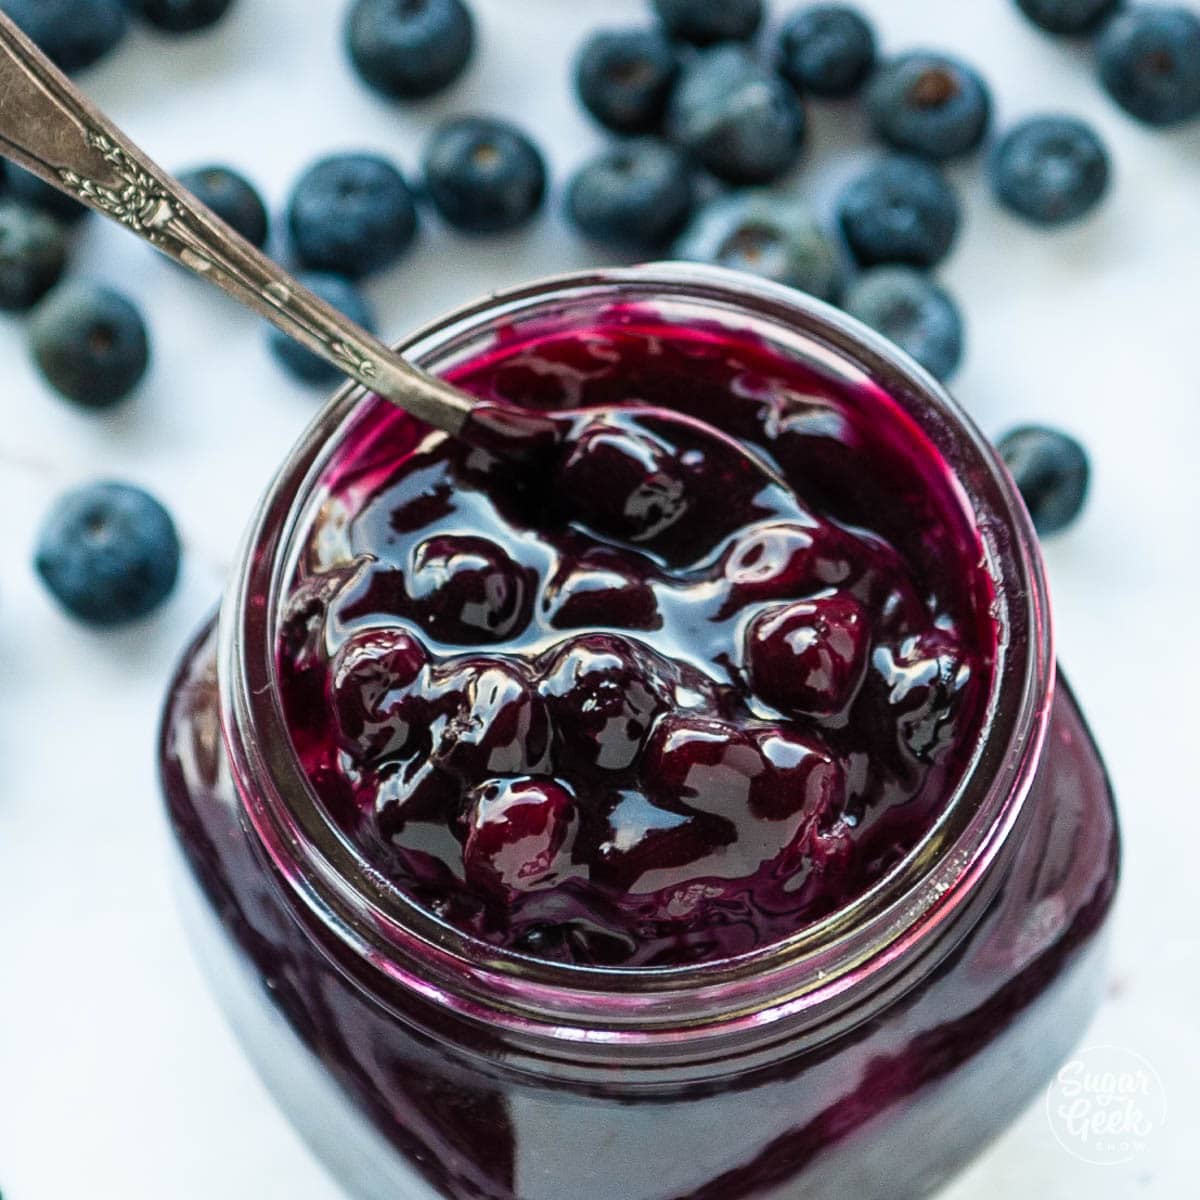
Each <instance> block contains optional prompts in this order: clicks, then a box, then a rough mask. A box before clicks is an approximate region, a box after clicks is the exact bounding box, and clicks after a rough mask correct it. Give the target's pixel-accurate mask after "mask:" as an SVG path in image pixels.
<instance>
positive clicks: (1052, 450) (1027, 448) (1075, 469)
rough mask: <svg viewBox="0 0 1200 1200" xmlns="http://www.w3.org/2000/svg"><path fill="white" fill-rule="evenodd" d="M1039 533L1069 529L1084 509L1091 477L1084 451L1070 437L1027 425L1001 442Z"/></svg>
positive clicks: (1000, 446)
mask: <svg viewBox="0 0 1200 1200" xmlns="http://www.w3.org/2000/svg"><path fill="white" fill-rule="evenodd" d="M997 446H998V448H999V450H1000V454H1001V456H1002V457H1003V459H1004V461H1005V463H1006V464H1007V466H1008V469H1009V471H1010V472H1011V473H1012V477H1013V479H1014V480H1015V481H1016V484H1017V487H1018V488H1019V489H1020V492H1021V497H1022V499H1023V500H1024V501H1025V507H1026V508H1028V509H1029V515H1030V517H1032V518H1033V524H1034V528H1035V529H1036V530H1037V531H1038V533H1039V534H1042V535H1043V536H1048V535H1050V534H1053V533H1058V532H1059V531H1060V530H1063V529H1066V528H1067V526H1068V525H1070V524H1071V523H1072V522H1073V521H1074V520H1075V519H1076V518H1077V517H1078V516H1079V514H1080V512H1081V511H1082V510H1083V505H1084V502H1085V501H1086V500H1087V494H1088V481H1089V478H1090V475H1091V471H1090V468H1089V466H1088V456H1087V452H1086V451H1085V450H1084V448H1083V447H1082V446H1081V445H1080V444H1079V442H1077V441H1076V440H1075V439H1074V438H1073V437H1071V436H1070V435H1069V434H1066V433H1063V432H1062V431H1061V430H1058V429H1047V428H1045V427H1044V426H1040V425H1024V426H1021V427H1020V428H1018V429H1013V430H1012V431H1010V432H1009V433H1006V434H1005V435H1004V437H1002V438H1001V439H1000V441H999V442H998V443H997Z"/></svg>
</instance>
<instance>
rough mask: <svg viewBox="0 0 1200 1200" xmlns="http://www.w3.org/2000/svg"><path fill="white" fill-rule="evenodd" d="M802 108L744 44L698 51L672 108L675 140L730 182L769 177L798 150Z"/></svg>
mask: <svg viewBox="0 0 1200 1200" xmlns="http://www.w3.org/2000/svg"><path fill="white" fill-rule="evenodd" d="M805 124H806V122H805V116H804V109H803V107H802V106H801V104H800V101H799V99H798V97H797V96H796V93H795V92H794V91H793V90H792V89H791V88H790V87H789V86H788V85H787V84H786V83H785V82H784V81H783V80H782V79H780V78H779V76H778V75H776V74H774V73H773V72H771V71H768V70H766V69H765V68H764V67H762V66H760V65H759V63H758V62H757V61H756V60H755V59H754V58H753V57H752V56H751V55H750V53H749V52H748V51H747V50H745V49H744V48H743V47H741V46H737V45H729V44H727V45H721V46H714V47H713V48H712V49H711V50H704V51H701V52H700V53H699V54H697V55H696V56H695V57H694V58H693V59H692V61H691V62H689V63H688V64H687V65H686V66H685V67H684V69H683V74H682V76H681V77H680V80H679V83H678V84H677V85H676V87H675V91H674V94H673V95H672V97H671V102H670V105H669V107H668V110H667V133H668V135H669V136H670V138H671V140H672V141H674V142H676V143H677V144H678V145H680V146H682V147H683V148H684V149H685V150H688V151H689V152H691V153H692V154H694V155H695V156H696V158H697V159H698V160H699V161H700V162H701V163H703V165H704V166H706V167H707V168H708V169H709V170H710V171H711V172H712V173H713V174H714V175H716V176H717V177H718V178H720V179H724V180H725V181H726V182H728V183H735V184H741V183H771V182H772V181H773V180H776V179H778V178H779V177H780V176H781V175H783V174H784V173H785V172H786V171H787V170H788V169H789V168H790V167H792V166H793V165H794V164H795V162H796V160H797V159H798V158H799V157H800V150H801V148H802V146H803V143H804V132H805Z"/></svg>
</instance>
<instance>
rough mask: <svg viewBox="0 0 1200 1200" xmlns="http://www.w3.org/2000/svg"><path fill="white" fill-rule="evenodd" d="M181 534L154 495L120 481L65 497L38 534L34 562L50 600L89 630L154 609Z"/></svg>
mask: <svg viewBox="0 0 1200 1200" xmlns="http://www.w3.org/2000/svg"><path fill="white" fill-rule="evenodd" d="M179 555H180V551H179V537H178V535H177V534H176V532H175V525H174V523H173V522H172V520H171V518H170V515H169V514H168V513H167V510H166V509H165V508H163V506H162V505H161V504H159V502H158V501H157V500H155V499H154V497H153V496H151V495H149V494H148V493H147V492H144V491H142V489H141V488H137V487H132V486H131V485H129V484H125V483H92V484H87V485H86V486H84V487H80V488H76V489H75V490H73V491H70V492H67V493H66V495H64V496H62V497H61V498H60V499H59V500H58V502H57V503H56V504H55V505H54V507H53V508H51V510H50V512H49V513H48V514H47V516H46V519H45V520H44V521H43V523H42V528H41V532H40V533H39V535H38V541H37V550H36V553H35V557H34V565H35V567H36V568H37V572H38V574H39V575H40V576H41V577H42V579H43V581H44V582H45V584H46V587H47V588H49V589H50V593H51V595H53V596H54V598H55V599H56V600H57V601H58V602H59V603H60V604H61V605H62V606H63V608H65V609H66V610H67V611H68V612H69V613H71V614H72V616H75V617H78V618H79V620H81V621H85V622H86V623H88V624H89V625H120V624H123V623H125V622H127V621H133V620H136V619H137V618H138V617H144V616H146V614H147V613H150V612H153V611H154V609H156V608H157V607H158V606H159V605H160V604H161V603H162V602H163V601H164V600H165V599H166V598H167V597H168V596H169V595H170V594H171V591H172V589H173V588H174V587H175V580H176V578H177V576H178V575H179Z"/></svg>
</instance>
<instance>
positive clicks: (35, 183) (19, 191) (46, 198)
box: [6, 163, 88, 225]
mask: <svg viewBox="0 0 1200 1200" xmlns="http://www.w3.org/2000/svg"><path fill="white" fill-rule="evenodd" d="M6 166H7V174H6V185H7V187H6V190H7V191H8V194H9V196H10V198H11V199H13V200H19V201H20V202H21V203H22V204H28V205H29V207H30V208H36V209H37V210H38V211H39V212H44V213H49V214H50V215H51V216H52V217H57V218H58V219H59V220H60V221H63V222H64V223H66V224H68V225H73V224H75V222H77V221H79V220H82V218H84V217H86V216H87V214H88V208H87V206H86V205H83V204H80V203H79V201H78V200H76V199H74V197H72V196H68V195H67V193H66V192H62V191H59V189H58V188H56V187H51V186H50V184H48V183H47V182H46V181H45V180H44V179H39V178H38V176H36V175H34V174H33V172H32V171H26V170H25V168H24V167H18V166H17V164H16V163H7V164H6Z"/></svg>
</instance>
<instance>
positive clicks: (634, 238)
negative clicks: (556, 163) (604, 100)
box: [567, 138, 695, 253]
mask: <svg viewBox="0 0 1200 1200" xmlns="http://www.w3.org/2000/svg"><path fill="white" fill-rule="evenodd" d="M694 191H695V189H694V183H693V178H692V169H691V166H690V164H689V163H688V160H687V158H686V157H685V155H684V154H683V153H682V152H681V151H679V150H677V149H675V147H674V146H668V145H665V144H664V143H662V142H658V141H655V140H654V139H653V138H639V139H637V140H635V141H632V142H626V143H623V144H621V145H617V146H613V147H612V148H610V149H608V150H603V151H601V152H600V153H599V154H598V155H596V156H595V157H594V158H592V159H589V160H588V161H587V162H586V163H584V164H583V166H582V167H580V168H579V170H578V171H577V172H576V173H575V176H574V177H573V178H572V180H571V182H570V184H569V185H568V187H567V213H568V215H569V216H570V218H571V220H572V221H573V222H574V223H575V225H576V227H577V228H578V229H579V230H580V231H581V232H582V233H584V234H585V235H586V236H588V237H589V238H593V239H594V240H595V241H597V242H601V243H603V244H605V245H611V246H616V247H619V248H621V249H625V250H630V251H634V252H637V253H642V252H645V253H651V252H654V251H656V250H661V249H662V248H663V247H664V246H666V245H667V244H668V243H669V242H670V241H671V239H672V238H673V237H674V236H675V235H676V234H677V233H678V232H679V231H680V230H681V229H682V228H683V226H684V224H685V223H686V221H687V219H688V214H689V213H690V212H691V210H692V202H693V199H694Z"/></svg>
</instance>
